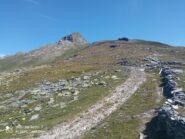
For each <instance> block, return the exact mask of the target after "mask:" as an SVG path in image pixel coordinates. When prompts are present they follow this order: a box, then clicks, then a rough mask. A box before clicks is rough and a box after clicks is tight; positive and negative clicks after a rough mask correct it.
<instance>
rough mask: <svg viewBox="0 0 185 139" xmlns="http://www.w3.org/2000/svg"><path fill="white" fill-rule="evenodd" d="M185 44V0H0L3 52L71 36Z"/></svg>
mask: <svg viewBox="0 0 185 139" xmlns="http://www.w3.org/2000/svg"><path fill="white" fill-rule="evenodd" d="M76 31H78V32H80V33H81V34H82V35H83V36H84V37H85V38H86V39H87V40H88V41H89V42H93V41H96V40H104V39H117V38H118V37H122V36H127V37H129V38H133V39H146V40H155V41H161V42H164V43H169V44H173V45H184V46H185V0H0V54H13V53H15V52H17V51H28V50H32V49H35V48H38V47H40V46H42V45H44V44H48V43H54V42H56V41H57V40H59V39H60V38H61V37H62V36H64V35H66V34H69V33H71V32H76Z"/></svg>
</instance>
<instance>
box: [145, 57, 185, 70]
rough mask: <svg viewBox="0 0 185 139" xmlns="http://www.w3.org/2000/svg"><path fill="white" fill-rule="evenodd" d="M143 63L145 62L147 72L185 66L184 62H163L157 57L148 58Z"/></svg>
mask: <svg viewBox="0 0 185 139" xmlns="http://www.w3.org/2000/svg"><path fill="white" fill-rule="evenodd" d="M143 62H145V63H146V64H145V68H146V69H147V70H154V69H160V68H163V67H165V66H168V67H170V66H182V65H185V63H184V62H181V61H162V60H159V59H158V58H157V57H155V56H148V57H146V58H144V59H143Z"/></svg>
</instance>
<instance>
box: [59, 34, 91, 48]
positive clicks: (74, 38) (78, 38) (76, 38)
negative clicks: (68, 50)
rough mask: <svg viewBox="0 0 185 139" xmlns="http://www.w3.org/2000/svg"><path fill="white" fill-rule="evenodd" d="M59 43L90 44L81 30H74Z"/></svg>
mask: <svg viewBox="0 0 185 139" xmlns="http://www.w3.org/2000/svg"><path fill="white" fill-rule="evenodd" d="M58 45H77V46H80V45H88V42H87V41H86V40H85V39H84V38H83V36H82V35H81V34H80V33H79V32H74V33H72V34H70V35H67V36H65V37H63V38H62V39H61V40H59V41H58Z"/></svg>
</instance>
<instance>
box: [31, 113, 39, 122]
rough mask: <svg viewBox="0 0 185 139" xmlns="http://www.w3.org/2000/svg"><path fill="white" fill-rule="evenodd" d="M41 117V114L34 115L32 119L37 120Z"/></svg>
mask: <svg viewBox="0 0 185 139" xmlns="http://www.w3.org/2000/svg"><path fill="white" fill-rule="evenodd" d="M38 118H39V114H35V115H32V116H31V118H30V121H33V120H37V119H38Z"/></svg>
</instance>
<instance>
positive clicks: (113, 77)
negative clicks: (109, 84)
mask: <svg viewBox="0 0 185 139" xmlns="http://www.w3.org/2000/svg"><path fill="white" fill-rule="evenodd" d="M111 79H113V80H118V79H119V78H118V77H117V76H116V75H113V76H112V77H111Z"/></svg>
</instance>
